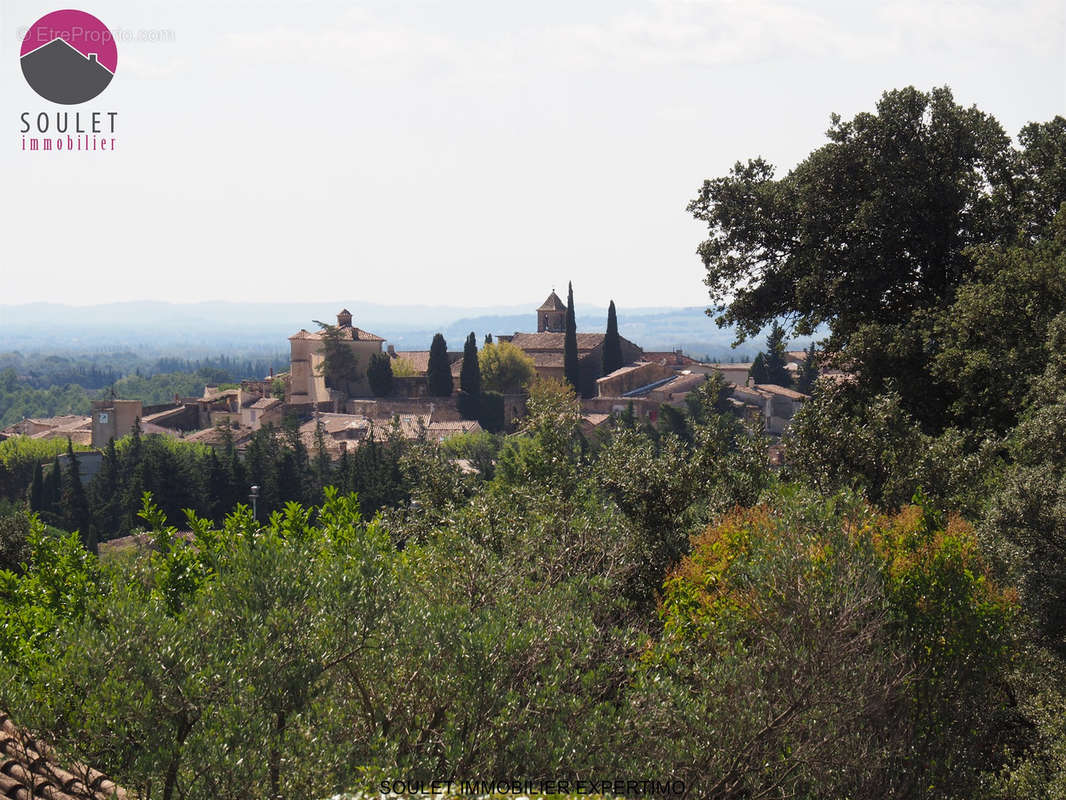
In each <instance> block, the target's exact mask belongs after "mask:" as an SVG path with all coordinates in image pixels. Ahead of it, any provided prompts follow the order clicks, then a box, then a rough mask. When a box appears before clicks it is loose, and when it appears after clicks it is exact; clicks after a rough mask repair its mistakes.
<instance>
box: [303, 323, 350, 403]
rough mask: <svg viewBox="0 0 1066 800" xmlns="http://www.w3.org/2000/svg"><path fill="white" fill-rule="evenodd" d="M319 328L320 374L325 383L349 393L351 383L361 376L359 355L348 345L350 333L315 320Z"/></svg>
mask: <svg viewBox="0 0 1066 800" xmlns="http://www.w3.org/2000/svg"><path fill="white" fill-rule="evenodd" d="M315 324H316V325H318V326H319V328H321V331H320V333H321V336H322V365H321V370H320V371H321V374H322V375H324V376H325V378H326V385H327V386H329V387H331V388H333V389H337V390H339V391H342V392H344V393H345V394H351V392H352V388H353V386H352V385H353V384H357V383H359V380H360V378H361V377H362V375H361V373H360V371H359V356H357V355H356V354H355V351H354V350H352V348H351V347H349V346H348V342H349V341H350V335H351V334H349V333H348V331H347V330H343V329H341V328H338V327H337V326H336V325H329V324H327V323H325V322H320V321H319V320H317V319H316V320H315Z"/></svg>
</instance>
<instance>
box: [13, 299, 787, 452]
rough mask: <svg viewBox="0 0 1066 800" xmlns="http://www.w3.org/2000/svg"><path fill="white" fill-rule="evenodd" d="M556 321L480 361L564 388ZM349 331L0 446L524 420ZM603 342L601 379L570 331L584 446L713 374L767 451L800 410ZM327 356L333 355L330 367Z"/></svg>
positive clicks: (737, 382) (495, 341)
mask: <svg viewBox="0 0 1066 800" xmlns="http://www.w3.org/2000/svg"><path fill="white" fill-rule="evenodd" d="M566 313H567V306H566V304H565V303H564V302H563V301H562V300H561V299H560V297H559V296H558V295H557V294H556V293H555V292H554V291H552V292H551V293H550V294H549V295H548V297H547V299H546V300H545V301H544V302H543V303H541V304H540V306H539V307H537V308H536V309H535V311H533V312H532V315H531V322H533V323H534V326H535V328H536V330H535V331H534V332H518V331H516V332H514V333H511V334H497V335H495V336H493V335H488V336H486V337H485V342H484V343H483V344H482V349H484V348H485V347H489V348H498V349H500V350H501V351H504V349H505V348H506V349H508V350H509V351H510V353H511V354H512V358H514V357H515V351H517V358H519V359H521V361H522V362H523V363H524V364H525V365H526V368H527V369H529V370H530V371H531V373H532V374H533V375H535V376H536V377H539V378H552V379H555V380H559V381H565V380H566V373H565V356H566V354H565V350H566V344H565V338H566V334H565V321H566ZM356 323H357V321H356V320H354V319H353V317H352V314H351V313H350V312H349V311H348V310H347V309H342V310H341V311H340V312H339V313H338V314H337V315H336V324H335V325H333V324H324V323H318V330H315V331H311V330H308V329H301V330H299V331H297V332H296V333H294V334H293V335H292V336H290V337H289V350H290V367H289V371H288V372H283V373H277V374H274V373H273V371H271V374H269V375H265V376H263V377H262V378H260V379H254V380H244V381H241V383H240V385H239V386H236V387H235V388H219V387H217V386H205V387H204V392H203V394H202V396H200V397H177V396H175V397H174V399H173V401H172V402H169V403H164V404H157V405H144V404H143V403H142V402H141V401H140V400H130V399H123V398H120V397H111V398H108V399H105V400H98V401H94V402H93V405H92V412H91V414H90V415H89V416H77V415H72V416H64V417H55V418H48V419H25V420H23V421H21V422H19V423H16V424H15V425H12V426H10V427H9V428H7V429H5V430H4V431H2V432H0V438H6V437H9V436H16V435H23V436H29V437H31V438H38V439H52V438H62V439H67V438H69V439H71V440H72V441H73V442H74V444H82V445H88V446H91V447H92V448H94V449H102V448H104V447H105V446H106V445H107V443H108V441H110V440H111V439H118V438H121V437H122V436H125V435H127V434H129V433H130V432H131V431H132V430H133V429H134V427H135V426H137V425H139V426H140V430H141V432H142V433H144V434H161V435H164V436H171V437H178V438H182V439H185V440H187V441H193V442H201V443H204V444H208V445H218V444H220V443H221V442H222V441H223V440H225V441H227V442H233V443H234V444H235V445H236V446H237V447H238V448H241V446H242V445H243V444H244V443H246V442H247V440H248V439H249V438H250V437H251V435H252V434H253V433H254V432H255V431H257V430H259V429H260V428H261V427H263V426H264V425H268V424H273V425H275V426H277V425H280V423H281V421H282V420H283V419H284V418H285V417H286V416H295V417H296V418H298V419H300V420H301V421H302V422H301V426H300V432H301V438H303V439H305V440H306V442H307V443H308V444H309V445H310V443H311V441H312V440H313V438H314V437H315V436H316V435H317V434H319V433H322V432H324V434H325V441H326V446H327V449H328V451H329V453H330V455H331V456H332V457H334V458H336V457H339V456H340V455H341V454H342V453H343V452H345V451H347V450H348V449H349V448H353V447H357V446H358V444H359V442H361V441H363V440H365V439H367V438H368V437H370V436H371V435H372V434H373V432H374V431H375V430H377V431H378V432H379V435H380V434H382V433H383V432H385V431H387V430H389V429H392V428H398V430H399V431H400V432H401V434H402V435H403V436H404V437H405V438H415V437H418V436H427V437H429V438H432V439H434V440H437V441H442V440H444V439H446V438H448V437H450V436H452V435H455V434H460V433H473V432H477V431H480V430H483V429H485V428H488V429H492V430H502V431H511V430H515V429H516V427H517V426H518V424H519V422H520V420H521V418H522V417H523V416H524V414H525V403H526V397H527V393H526V391H525V387H524V386H522V385H514V386H506V385H504V386H501V387H500V388H502V389H503V391H502V392H491V393H490V397H489V400H491V401H492V402H494V403H495V404H496V405H497V406H498V408H496V409H494V412H493V414H492V415H489V414H488V413H487V412H486V410H485V409H482V410H481V412H480V413H474V414H471V413H464V412H466V411H467V410H466V409H464V408H463V397H462V395H463V391H462V380H463V375H462V372H463V363H464V351H463V350H454V349H446V348H445V349H444V350H443V351H442V353H441V355H440V356H439V357H440V358H441V359H442V362H441V363H443V364H444V367H445V369H446V372H447V375H446V376H445V378H446V380H445V381H444V386H445V389H444V390H440V389H439V388H438V389H437V390H434V388H433V386H432V383H433V382H432V381H431V380H430V377H431V372H432V361H433V354H432V352H431V351H429V350H397V349H396V348H395V347H394V346H393V345H391V344H388V343H387V340H386V339H385V338H384V337H382V336H379V335H377V334H375V333H372V332H370V331H367V330H364V329H363V328H361V327H359V326H358V324H356ZM608 327H609V326H608ZM615 335H616V336H617V351H618V353H620V360H621V365H620V366H617V367H616V368H614V369H611V370H610V371H609V372H605V371H604V367H605V364H607V362H606V361H605V358H604V351H605V347H606V345H607V339H608V332H607V331H606V330H605V332H580V331H579V332H577V333H576V336H575V341H576V352H577V363H578V370H579V373H578V374H579V378H578V381H577V384H578V385H577V389H578V394H579V397H580V404H581V410H582V430H583V432H584V433H585V434H586V435H587V434H590V433H593V432H594V431H596V430H597V429H598V428H599V427H600V426H602V425H604V424H605V423H606V422H607V421H608V420H609V419H610V418H611V416H612V415H615V414H620V413H632V414H634V415H635V416H636V417H637V418H641V419H646V420H648V421H650V422H655V421H656V420H657V418H658V416H659V414H660V408H661V407H662V406H663V405H668V406H672V407H675V408H680V407H682V406H683V405H684V403H685V398H686V397H687V396H688V394H689V393H690V392H692V391H693V390H695V389H696V388H697V387H699V386H700V385H701V384H702V383H703V382H704V381H705V380H706V379H707V378H708V376H709V375H710V374H712V373H714V372H718V373H720V374H721V376H722V377H723V379H724V381H725V382H726V384H727V386H728V387H729V391H730V398H729V402H730V403H731V404H732V406H733V408H734V410H735V411H736V412H737V413H738V414H739V415H741V416H743V417H745V418H746V419H748V420H755V419H758V420H760V421H761V424H762V425H763V427H764V429H765V432H766V433H767V434H768V435H769V436H770V437H771V438H772V439H776V438H778V437H780V435H781V434H782V433H783V432H784V430H785V429H786V428H787V427H788V424H789V421H790V420H791V419H792V417H793V416H794V415H795V413H796V412H797V411H798V410H799V408H800V407H801V406H802V404H803V402H804V401H805V400H806V399H808V396H807V395H805V394H803V393H801V392H798V391H795V390H794V389H791V388H788V387H786V386H782V385H779V384H774V383H755V382H754V379H753V378H752V377H750V374H749V373H750V372H751V370H752V364H750V363H730V364H726V363H706V362H701V361H698V360H696V359H693V358H690V357H689V356H687V355H685V354H684V353H682V352H681V351H680V350H678V351H666V352H663V351H655V352H652V351H645V350H644V349H642V348H641V347H640V345H639V344H637V343H635V342H631V341H629V340H628V339H626V338H625V337H623V336H620V335H617V329H616V331H615ZM441 341H442V342H443V340H441ZM331 351H332V352H335V353H337V354H338V355H337V356H335V357H334V358H333V359H331V357H330V354H331ZM615 357H616V359H617V358H618V355H616V356H615ZM786 357H787V365H786V369H787V370H788V371H789V372H790V373H791V374H793V375H795V374H796V372H798V370H799V369H800V366H801V365H802V363H803V361H804V359H805V358H806V357H807V353H806V352H805V351H802V350H800V351H789V352H787V353H786ZM331 360H332V361H339V362H344V364H345V365H347V367H348V369H349V371H350V374H348V375H346V376H345V378H346V379H344V380H340V379H338V378H337V376H336V375H334V374H331V372H336V371H337V367H336V365H334V364H331ZM372 364H377V365H378V368H379V369H381V367H382V365H387V368H385V369H384V372H385V373H387V376H388V377H387V382H386V386H385V388H384V389H383V388H382V387H381V385H380V384H377V385H374V384H375V382H374V381H373V380H372V377H371V376H372V374H373V371H374V367H372V366H371V365H372ZM331 367H332V368H333V369H332V370H331ZM448 379H450V383H449V382H448ZM439 384H440V381H439V380H438V385H439ZM90 461H91V459H90Z"/></svg>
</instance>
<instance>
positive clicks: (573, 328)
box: [563, 282, 581, 394]
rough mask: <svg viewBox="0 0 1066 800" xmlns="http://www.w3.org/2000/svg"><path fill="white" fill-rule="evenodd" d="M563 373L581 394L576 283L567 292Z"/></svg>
mask: <svg viewBox="0 0 1066 800" xmlns="http://www.w3.org/2000/svg"><path fill="white" fill-rule="evenodd" d="M563 336H564V338H563V373H564V374H565V375H566V379H567V380H568V381H569V382H570V385H571V386H573V387H574V391H575V392H577V393H578V394H581V365H580V364H579V363H578V360H577V320H576V318H575V316H574V284H573V282H571V283H570V284H568V289H567V294H566V333H565V334H563Z"/></svg>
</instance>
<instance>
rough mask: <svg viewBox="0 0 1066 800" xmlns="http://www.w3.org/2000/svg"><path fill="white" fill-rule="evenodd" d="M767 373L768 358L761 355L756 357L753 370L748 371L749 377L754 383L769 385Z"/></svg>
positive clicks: (752, 366) (752, 363)
mask: <svg viewBox="0 0 1066 800" xmlns="http://www.w3.org/2000/svg"><path fill="white" fill-rule="evenodd" d="M767 375H768V373H767V371H766V356H765V355H764V354H762V353H759V354H758V355H757V356H755V360H754V361H752V362H751V369H749V370H748V377H749V378H751V382H752V383H769V382H770V381H769V380H768V379H767Z"/></svg>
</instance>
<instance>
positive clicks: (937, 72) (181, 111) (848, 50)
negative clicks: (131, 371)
mask: <svg viewBox="0 0 1066 800" xmlns="http://www.w3.org/2000/svg"><path fill="white" fill-rule="evenodd" d="M1064 5H1066V0H1013V2H951V1H950V0H895V1H894V2H885V3H861V2H854V0H849V1H848V2H831V1H830V0H823V1H822V2H786V0H736V1H735V2H732V1H724V0H650V1H645V2H637V1H636V0H590V1H588V2H581V1H580V0H576V1H575V0H565V1H563V0H558V1H557V0H537V2H531V3H525V4H518V3H513V2H506V0H504V1H501V0H484V1H483V2H482V1H478V2H474V1H471V0H447V1H445V0H419V1H418V2H406V3H405V2H401V0H389V2H384V1H378V0H374V1H373V2H361V3H342V2H332V1H326V0H315V2H310V1H307V2H298V1H297V0H286V2H273V1H272V0H233V1H232V2H226V0H219V2H213V3H205V2H195V3H193V2H185V3H176V2H173V0H170V1H169V2H165V3H163V2H158V1H157V0H93V2H92V3H91V4H84V5H78V6H77V7H79V8H81V9H83V10H85V11H88V12H90V13H92V14H94V15H96V16H97V17H99V18H100V19H102V20H103V21H104V22H105V23H106V24H107V25H108V26H109V27H110V28H111V29H112V30H121V31H122V34H120V36H126V37H133V39H132V40H125V41H120V42H119V45H118V70H117V74H116V77H115V79H114V81H113V82H112V84H111V86H110V87H109V88H108V89H107V90H106V91H105V92H104V93H103V94H102V95H101V96H100V97H98V98H96V99H95V100H93V101H90V102H89V103H86V104H84V105H82V106H70V107H62V106H56V105H53V104H51V103H48V102H47V101H45V100H43V99H41V98H39V97H38V96H37V95H36V94H35V93H34V92H33V91H32V90H31V89H30V88H29V86H27V85H26V83H25V82H24V80H23V79H22V74H21V71H20V68H19V61H18V56H19V44H20V41H21V36H20V34H19V30H20V29H22V28H24V27H25V26H27V25H29V24H31V23H32V22H33V21H34V20H35V19H37V18H38V17H39V16H41V15H43V14H44V13H46V12H48V11H52V10H54V9H55V8H65V7H69V6H68V5H62V4H60V5H54V4H52V3H40V2H26V0H0V42H2V46H0V59H2V61H3V63H4V64H6V67H5V68H4V69H2V70H0V126H7V133H6V135H4V136H3V137H0V142H3V143H4V145H3V146H2V147H0V168H2V176H3V180H2V184H0V192H2V205H0V219H2V227H0V230H2V231H3V234H4V235H3V250H2V256H0V258H2V262H0V304H5V303H24V302H33V301H55V302H64V303H75V304H87V303H99V302H107V301H112V300H136V299H159V300H174V301H182V302H185V301H202V300H218V299H232V300H256V301H260V300H271V301H274V300H278V301H283V300H301V301H323V302H324V303H327V304H328V301H330V300H331V299H333V298H338V297H342V298H352V297H362V298H364V299H366V300H369V301H374V302H381V303H390V302H405V303H407V302H410V303H445V304H450V305H497V304H515V303H525V302H528V301H535V302H538V303H539V302H540V300H542V299H543V297H544V295H546V294H547V292H548V291H549V290H550V289H551V288H552V287H553V286H555V287H556V288H558V289H559V290H560V293H562V292H563V291H565V288H566V282H567V280H573V282H574V286H575V294H576V296H577V299H578V301H579V302H580V301H585V302H588V303H596V304H601V305H602V304H606V302H607V300H608V299H610V298H614V299H615V300H616V301H617V302H618V303H619V304H620V305H628V306H636V305H640V306H648V305H700V304H702V303H704V302H705V298H706V293H705V289H704V286H703V285H702V282H701V278H702V266H701V264H700V262H699V260H698V258H697V257H696V255H695V252H694V251H695V248H696V245H697V244H698V243H699V241H700V238H701V233H702V231H701V228H700V226H699V225H698V224H697V223H696V222H695V221H693V220H692V219H691V218H690V217H689V216H688V215H687V214H686V212H685V206H686V205H687V203H688V201H689V200H690V199H691V198H692V197H693V196H694V195H695V193H696V192H697V190H698V188H699V186H700V183H701V181H702V180H703V179H704V178H705V177H714V176H718V175H721V174H723V173H724V172H725V171H726V170H728V168H729V167H730V165H731V164H732V163H733V162H735V161H737V160H738V159H746V158H748V157H753V156H756V155H762V156H764V157H766V158H768V159H769V160H770V161H771V162H773V163H774V164H776V165H778V168H779V172H780V173H782V174H783V173H784V172H786V171H787V170H788V169H789V168H790V167H792V166H794V165H795V164H796V162H797V161H799V160H800V159H802V158H803V157H804V156H805V155H806V154H807V153H809V152H810V151H811V150H812V149H813V148H814V147H816V146H818V145H820V144H821V143H823V142H824V136H823V134H824V131H825V129H826V128H827V127H828V120H829V114H830V113H831V112H833V111H836V112H839V113H841V114H843V115H845V116H851V115H853V114H854V113H856V112H857V111H861V110H869V109H872V107H873V105H874V103H875V102H876V100H877V98H878V97H879V95H880V93H881V92H882V91H883V90H885V89H889V88H896V87H901V86H905V85H908V84H914V85H916V86H918V87H920V88H923V89H928V88H930V87H932V86H937V85H944V84H947V85H950V86H951V87H952V89H953V90H954V92H955V97H956V100H957V101H959V102H961V103H963V104H966V105H969V104H976V105H978V106H979V107H980V108H981V109H983V110H985V111H987V112H989V113H992V114H993V115H995V116H996V117H997V118H998V119H999V121H1000V122H1001V123H1002V124H1003V125H1004V127H1005V128H1006V129H1007V131H1008V133H1010V134H1011V135H1012V136H1014V135H1016V134H1017V132H1018V129H1019V128H1020V127H1021V126H1022V125H1024V124H1025V123H1026V122H1028V121H1031V120H1047V119H1050V118H1051V117H1052V116H1054V115H1055V114H1059V113H1066V61H1064V54H1066V33H1064V30H1066V29H1064V16H1066V14H1064ZM141 32H146V33H145V34H144V35H145V36H147V37H150V38H152V37H162V38H164V39H169V41H137V40H136V37H138V36H139V35H141ZM152 32H162V33H152ZM57 110H68V111H71V112H73V111H77V110H80V111H82V113H83V114H85V113H86V112H91V111H94V110H98V111H117V112H118V114H119V116H118V128H117V134H116V136H117V139H118V150H117V152H114V153H106V152H105V153H95V154H94V153H89V154H86V153H73V154H72V153H55V152H53V153H29V152H21V150H20V149H19V148H20V147H21V144H20V142H21V134H20V133H19V128H20V123H19V115H20V114H21V113H22V112H24V111H29V112H31V113H32V114H33V115H36V114H37V113H38V112H40V111H48V112H55V111H57Z"/></svg>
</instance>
